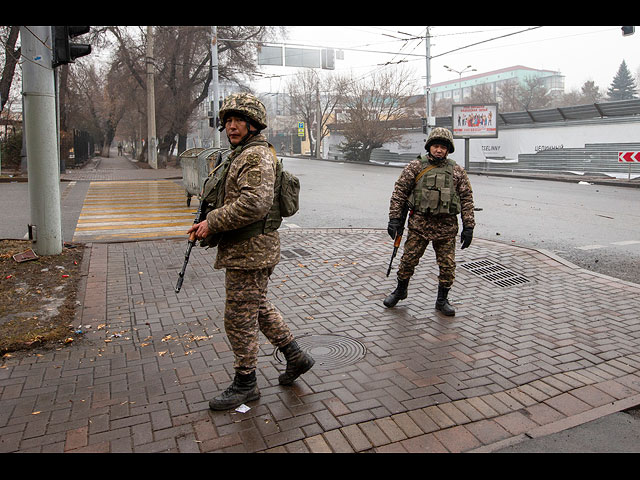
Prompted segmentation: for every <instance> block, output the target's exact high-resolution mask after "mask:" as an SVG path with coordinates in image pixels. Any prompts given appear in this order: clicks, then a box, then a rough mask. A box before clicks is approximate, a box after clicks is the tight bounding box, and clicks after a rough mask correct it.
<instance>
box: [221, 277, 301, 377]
mask: <svg viewBox="0 0 640 480" xmlns="http://www.w3.org/2000/svg"><path fill="white" fill-rule="evenodd" d="M272 272H273V268H262V269H257V270H233V269H231V270H227V271H226V274H225V288H226V292H227V299H226V304H225V311H224V328H225V332H226V334H227V337H228V338H229V342H230V343H231V348H232V350H233V353H234V356H235V360H234V364H233V367H234V368H235V370H236V372H238V373H240V374H243V375H244V374H248V373H251V372H253V371H254V370H255V368H256V366H257V364H258V350H259V343H258V335H259V332H262V333H263V334H264V336H265V337H267V340H269V342H271V344H272V345H274V346H275V347H278V348H279V347H284V346H285V345H288V344H289V343H290V342H291V341H293V339H294V338H293V335H292V334H291V331H290V330H289V327H288V326H287V325H286V323H285V322H284V320H283V319H282V316H281V315H280V313H279V312H278V311H277V310H276V308H275V307H274V306H273V305H272V303H271V302H270V301H269V300H267V285H268V283H269V276H270V275H271V273H272Z"/></svg>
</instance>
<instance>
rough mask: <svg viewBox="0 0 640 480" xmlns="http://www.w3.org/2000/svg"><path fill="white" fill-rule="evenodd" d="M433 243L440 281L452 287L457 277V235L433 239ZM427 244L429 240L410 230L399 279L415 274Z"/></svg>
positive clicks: (443, 284) (441, 283)
mask: <svg viewBox="0 0 640 480" xmlns="http://www.w3.org/2000/svg"><path fill="white" fill-rule="evenodd" d="M431 243H432V245H433V250H434V251H435V252H436V262H437V263H438V267H439V270H440V273H439V275H438V283H439V284H440V285H442V286H443V287H445V288H451V286H452V285H453V281H454V280H455V278H456V237H451V238H446V239H440V240H432V241H431ZM427 245H429V240H427V239H425V238H424V237H422V235H419V234H417V233H415V232H413V231H412V230H409V233H408V235H407V240H406V241H405V243H404V251H403V253H402V258H401V259H400V267H399V268H398V279H399V280H408V279H410V278H411V277H412V276H413V272H414V271H415V269H416V267H417V266H418V263H419V262H420V259H421V258H422V256H423V255H424V251H425V250H426V248H427Z"/></svg>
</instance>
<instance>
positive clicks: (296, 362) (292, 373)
mask: <svg viewBox="0 0 640 480" xmlns="http://www.w3.org/2000/svg"><path fill="white" fill-rule="evenodd" d="M280 351H281V352H282V353H283V355H284V358H286V359H287V369H286V370H285V372H284V373H283V374H281V375H280V376H279V377H278V382H279V383H280V385H291V384H292V383H293V381H294V380H295V379H296V378H298V377H299V376H300V375H302V374H303V373H305V372H307V371H308V370H309V369H310V368H311V367H313V364H314V363H316V361H315V360H314V359H313V357H311V355H309V354H308V353H305V352H303V351H302V350H300V347H299V346H298V344H297V343H296V341H295V340H293V341H292V342H290V343H288V344H286V345H285V346H284V347H281V348H280Z"/></svg>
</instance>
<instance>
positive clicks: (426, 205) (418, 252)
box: [383, 127, 475, 316]
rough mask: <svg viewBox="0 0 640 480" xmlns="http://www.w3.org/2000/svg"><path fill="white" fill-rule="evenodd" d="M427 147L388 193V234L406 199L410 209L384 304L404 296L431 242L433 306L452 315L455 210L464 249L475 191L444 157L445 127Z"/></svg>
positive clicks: (448, 144) (398, 222)
mask: <svg viewBox="0 0 640 480" xmlns="http://www.w3.org/2000/svg"><path fill="white" fill-rule="evenodd" d="M425 148H426V150H427V154H426V155H421V156H420V157H418V158H417V159H415V160H412V161H411V162H409V164H408V165H407V166H406V167H405V168H404V169H403V170H402V173H401V174H400V177H399V178H398V180H397V181H396V183H395V186H394V190H393V194H392V196H391V202H390V206H389V226H388V228H387V231H388V233H389V235H390V236H391V238H394V239H395V237H396V235H397V234H401V233H402V230H403V228H404V225H403V224H402V211H403V208H404V207H405V205H406V204H407V202H408V205H409V209H410V212H411V213H410V215H409V224H408V230H409V233H408V234H407V238H406V241H405V244H404V252H403V255H402V258H401V259H400V266H399V268H398V285H397V287H396V289H395V290H394V291H393V292H392V293H391V294H390V295H389V296H387V297H386V298H385V300H384V302H383V303H384V305H385V306H386V307H388V308H390V307H393V306H395V305H396V304H397V303H398V301H400V300H404V299H405V298H407V291H408V286H409V280H410V279H411V277H412V276H413V273H414V271H415V268H416V266H417V265H418V262H419V261H420V258H421V257H422V255H424V252H425V249H426V248H427V245H428V244H429V242H431V243H432V245H433V249H434V251H435V253H436V261H437V263H438V267H439V275H438V296H437V299H436V304H435V308H436V309H437V310H439V311H440V312H442V313H443V314H444V315H447V316H453V315H455V309H454V308H453V307H452V306H451V304H450V303H449V300H448V294H449V289H450V288H451V286H452V285H453V282H454V279H455V269H456V262H455V247H456V235H457V233H458V217H457V215H458V214H461V217H462V225H463V227H462V234H461V237H460V241H461V242H462V247H461V248H467V247H468V246H469V245H470V244H471V240H472V238H473V229H474V227H475V219H474V214H473V193H472V190H471V183H470V182H469V178H468V177H467V173H466V172H465V170H464V169H463V168H462V167H460V166H459V165H457V164H456V163H455V162H454V161H453V160H451V159H449V158H448V157H447V155H448V154H449V153H453V151H454V146H453V136H452V134H451V132H450V131H449V130H447V129H446V128H441V127H436V128H434V129H433V130H432V131H431V133H430V134H429V137H428V139H427V143H426V144H425Z"/></svg>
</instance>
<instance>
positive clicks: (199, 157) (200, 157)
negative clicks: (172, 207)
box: [180, 147, 229, 206]
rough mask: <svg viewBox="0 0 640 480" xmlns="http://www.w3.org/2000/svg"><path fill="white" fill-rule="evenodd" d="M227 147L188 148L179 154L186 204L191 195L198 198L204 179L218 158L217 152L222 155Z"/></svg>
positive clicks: (189, 203)
mask: <svg viewBox="0 0 640 480" xmlns="http://www.w3.org/2000/svg"><path fill="white" fill-rule="evenodd" d="M227 152H229V149H228V148H215V147H212V148H190V149H189V150H185V151H184V152H182V153H181V154H180V165H181V167H182V183H183V185H184V189H185V193H186V195H187V206H190V205H191V197H193V196H195V197H198V198H200V194H201V193H202V187H203V186H204V181H205V180H206V179H207V177H208V176H209V172H211V170H213V167H214V165H215V163H216V160H217V159H218V154H219V153H220V154H222V155H224V154H225V153H227Z"/></svg>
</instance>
